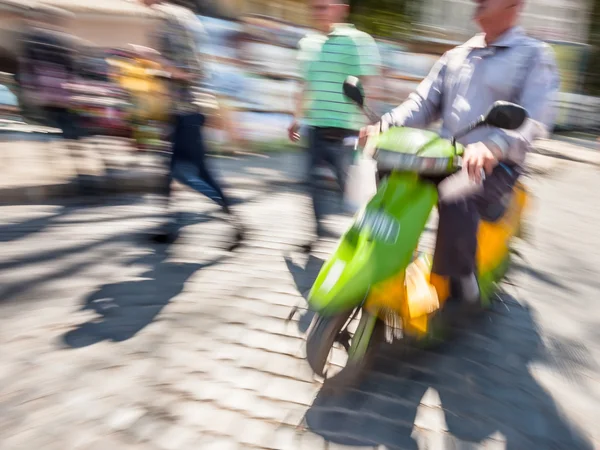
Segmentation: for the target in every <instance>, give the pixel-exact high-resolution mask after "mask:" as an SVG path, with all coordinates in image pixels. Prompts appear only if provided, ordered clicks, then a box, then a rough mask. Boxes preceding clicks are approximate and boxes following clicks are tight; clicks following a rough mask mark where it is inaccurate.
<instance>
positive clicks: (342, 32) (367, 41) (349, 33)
mask: <svg viewBox="0 0 600 450" xmlns="http://www.w3.org/2000/svg"><path fill="white" fill-rule="evenodd" d="M334 34H335V35H336V36H342V37H345V38H347V39H348V40H349V41H350V42H353V43H354V44H356V45H374V44H375V39H373V36H371V35H370V34H369V33H366V32H364V31H361V30H359V29H357V28H355V27H354V26H344V27H340V28H339V29H337V30H336V31H335V33H334Z"/></svg>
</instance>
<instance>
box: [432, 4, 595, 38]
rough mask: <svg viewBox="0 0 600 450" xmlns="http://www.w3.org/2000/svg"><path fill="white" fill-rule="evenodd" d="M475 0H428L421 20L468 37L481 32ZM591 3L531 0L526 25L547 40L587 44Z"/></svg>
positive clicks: (451, 34) (456, 34)
mask: <svg viewBox="0 0 600 450" xmlns="http://www.w3.org/2000/svg"><path fill="white" fill-rule="evenodd" d="M474 5H475V4H474V2H473V1H472V0H424V2H423V6H422V10H421V13H422V15H421V22H422V24H423V25H425V26H426V27H428V28H430V29H431V30H432V31H433V32H435V31H436V30H437V31H438V32H440V33H444V34H448V35H450V36H452V37H455V38H458V39H465V38H466V37H468V36H470V35H472V34H474V33H475V32H476V31H477V28H476V26H475V25H474V24H473V22H472V20H471V17H472V15H473V11H474V8H475V6H474ZM589 20H590V3H589V2H588V1H587V0H527V1H526V2H525V12H524V15H523V19H522V24H523V26H524V27H525V28H526V29H527V31H528V32H529V33H530V34H532V35H535V36H536V37H538V38H540V39H544V40H554V41H570V42H579V43H587V41H588V33H589V24H590V22H589Z"/></svg>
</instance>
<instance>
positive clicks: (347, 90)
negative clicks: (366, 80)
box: [344, 76, 365, 108]
mask: <svg viewBox="0 0 600 450" xmlns="http://www.w3.org/2000/svg"><path fill="white" fill-rule="evenodd" d="M344 95H345V96H346V97H348V98H349V99H350V100H352V101H353V102H354V103H356V104H357V105H358V106H359V107H360V108H362V107H363V106H364V104H365V95H364V94H363V87H362V84H361V82H360V80H359V79H358V78H356V77H352V76H350V77H348V78H346V81H344Z"/></svg>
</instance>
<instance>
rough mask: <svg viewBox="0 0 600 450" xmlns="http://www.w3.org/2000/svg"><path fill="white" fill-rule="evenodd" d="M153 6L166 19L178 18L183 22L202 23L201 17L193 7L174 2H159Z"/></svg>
mask: <svg viewBox="0 0 600 450" xmlns="http://www.w3.org/2000/svg"><path fill="white" fill-rule="evenodd" d="M153 8H154V9H155V10H156V11H158V12H159V13H160V14H161V15H162V16H163V18H165V19H177V20H179V21H182V22H193V23H200V19H199V18H198V16H196V14H194V13H193V12H192V10H191V9H189V8H186V7H184V6H179V5H174V4H172V3H159V4H157V5H155V6H153Z"/></svg>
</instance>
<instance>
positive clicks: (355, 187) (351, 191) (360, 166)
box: [344, 155, 377, 213]
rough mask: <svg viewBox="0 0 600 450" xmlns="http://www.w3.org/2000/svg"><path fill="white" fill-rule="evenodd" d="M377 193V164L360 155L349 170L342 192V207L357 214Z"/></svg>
mask: <svg viewBox="0 0 600 450" xmlns="http://www.w3.org/2000/svg"><path fill="white" fill-rule="evenodd" d="M375 192H377V163H376V161H375V160H373V159H371V158H368V157H366V156H364V155H361V156H360V157H359V158H358V159H357V160H356V161H355V162H354V163H353V164H352V165H351V166H350V167H349V168H348V176H347V178H346V188H345V192H344V207H345V208H346V210H347V211H348V212H350V213H355V212H357V211H358V210H359V209H360V208H361V207H362V206H363V205H365V204H366V203H367V202H368V201H369V200H371V198H372V197H373V195H375Z"/></svg>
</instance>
